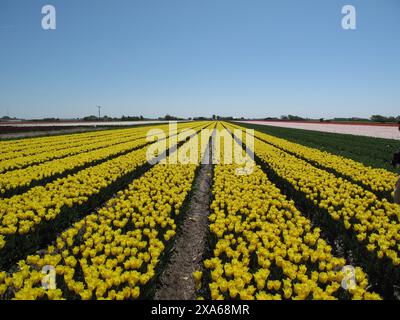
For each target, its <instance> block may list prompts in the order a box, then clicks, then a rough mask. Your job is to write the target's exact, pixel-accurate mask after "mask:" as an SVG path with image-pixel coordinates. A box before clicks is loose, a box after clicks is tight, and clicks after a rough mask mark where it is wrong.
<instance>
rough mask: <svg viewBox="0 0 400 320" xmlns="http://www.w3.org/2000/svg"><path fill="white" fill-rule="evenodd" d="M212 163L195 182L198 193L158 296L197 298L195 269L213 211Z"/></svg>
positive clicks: (163, 275) (186, 217)
mask: <svg viewBox="0 0 400 320" xmlns="http://www.w3.org/2000/svg"><path fill="white" fill-rule="evenodd" d="M212 171H213V165H212V164H203V165H201V167H200V169H199V173H198V176H197V178H196V180H195V183H194V193H193V197H192V199H191V202H190V205H189V209H188V211H187V213H186V216H185V217H184V220H183V222H182V229H181V230H182V231H181V233H180V234H179V235H178V236H177V238H176V241H175V244H174V248H173V253H172V256H171V259H170V261H169V263H168V265H167V267H166V269H165V271H164V272H163V274H162V275H161V277H160V285H159V288H158V289H157V291H156V294H155V297H154V299H155V300H193V299H195V298H196V290H195V284H194V280H193V276H192V274H193V272H194V271H196V270H200V269H201V262H202V258H203V254H204V250H205V244H206V238H207V235H208V233H207V230H208V215H209V214H210V201H211V186H212Z"/></svg>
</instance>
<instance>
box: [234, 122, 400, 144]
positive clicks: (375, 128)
mask: <svg viewBox="0 0 400 320" xmlns="http://www.w3.org/2000/svg"><path fill="white" fill-rule="evenodd" d="M240 122H242V123H250V124H258V125H265V126H274V127H282V128H293V129H302V130H312V131H320V132H331V133H342V134H351V135H357V136H366V137H374V138H384V139H395V140H400V134H399V131H398V129H397V125H368V124H354V123H353V124H349V123H345V124H339V123H328V122H325V123H308V122H285V121H240Z"/></svg>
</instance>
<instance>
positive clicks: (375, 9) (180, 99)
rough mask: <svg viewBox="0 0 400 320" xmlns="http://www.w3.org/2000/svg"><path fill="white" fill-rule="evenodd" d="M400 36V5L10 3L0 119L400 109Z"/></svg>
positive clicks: (365, 0) (0, 73)
mask: <svg viewBox="0 0 400 320" xmlns="http://www.w3.org/2000/svg"><path fill="white" fill-rule="evenodd" d="M45 4H52V5H54V6H55V8H56V10H57V29H56V30H54V31H44V30H42V28H41V19H42V14H41V8H42V6H43V5H45ZM345 4H351V5H354V6H355V8H356V10H357V30H343V29H342V28H341V18H342V14H341V8H342V6H343V5H345ZM399 39H400V1H398V0H362V1H356V0H347V1H339V0H329V1H328V0H325V1H320V0H305V1H297V0H291V1H289V0H279V1H276V0H274V1H267V0H140V1H139V0H113V1H111V0H104V1H103V0H47V1H39V0H30V1H28V0H1V1H0V45H1V50H0V88H1V89H0V115H5V114H6V113H7V112H8V113H9V114H10V115H11V116H17V117H26V118H32V117H33V118H39V117H79V116H85V115H89V114H96V110H97V109H96V105H102V106H103V112H104V114H107V115H110V116H121V115H123V114H125V115H143V116H145V117H156V116H161V115H165V114H166V113H170V114H174V115H179V116H184V117H189V116H200V115H206V116H208V115H212V114H218V115H222V116H227V115H232V116H245V117H266V116H280V115H283V114H297V115H301V116H308V117H326V118H329V117H335V116H344V117H346V116H360V117H364V116H367V117H368V116H370V115H371V114H376V113H379V114H383V115H398V114H400V41H399Z"/></svg>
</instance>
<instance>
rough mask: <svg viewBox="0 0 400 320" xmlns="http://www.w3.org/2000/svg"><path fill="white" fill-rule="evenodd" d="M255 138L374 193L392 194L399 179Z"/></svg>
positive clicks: (289, 144) (348, 161) (290, 144)
mask: <svg viewBox="0 0 400 320" xmlns="http://www.w3.org/2000/svg"><path fill="white" fill-rule="evenodd" d="M230 126H231V127H234V128H241V127H239V126H237V125H233V124H230ZM242 129H243V128H242ZM255 137H257V138H259V139H261V140H262V141H265V142H267V143H269V144H272V145H273V146H275V147H278V148H279V149H282V150H284V151H287V152H290V153H292V154H294V155H296V156H297V157H300V158H302V159H304V160H307V161H308V162H311V163H312V164H315V165H318V166H320V167H322V168H326V169H333V170H334V171H336V172H337V173H339V174H341V175H343V176H345V177H348V178H350V179H351V180H353V181H356V182H358V183H361V184H362V185H364V186H366V187H367V188H370V189H371V190H372V191H379V192H388V193H391V192H392V191H393V186H394V185H395V184H396V181H397V179H398V176H397V175H396V174H395V173H393V172H390V171H387V170H385V169H381V168H372V167H370V166H366V165H364V164H362V163H360V162H357V161H354V160H352V159H348V158H345V157H342V156H338V155H334V154H331V153H329V152H326V151H321V150H318V149H314V148H309V147H306V146H303V145H300V144H297V143H293V142H290V141H287V140H284V139H281V138H277V137H274V136H271V135H268V134H265V133H262V132H259V131H255Z"/></svg>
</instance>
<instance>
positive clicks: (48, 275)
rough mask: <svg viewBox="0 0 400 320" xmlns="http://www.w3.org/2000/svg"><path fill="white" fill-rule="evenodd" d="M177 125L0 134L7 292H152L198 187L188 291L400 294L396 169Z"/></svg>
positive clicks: (199, 294)
mask: <svg viewBox="0 0 400 320" xmlns="http://www.w3.org/2000/svg"><path fill="white" fill-rule="evenodd" d="M175 128H176V129H175V130H173V131H171V130H169V129H170V126H169V125H168V124H153V125H149V126H138V127H130V128H119V129H113V130H103V131H101V130H100V131H94V132H84V133H75V134H64V135H58V136H43V137H36V138H23V139H16V140H4V141H0V147H1V151H2V152H1V153H0V299H1V300H9V299H17V300H20V299H22V300H47V299H49V300H59V299H67V300H68V299H74V300H76V299H82V300H100V299H112V300H125V299H154V298H155V297H157V296H159V295H160V290H161V289H162V288H163V289H165V286H166V285H167V284H168V281H164V280H162V279H165V277H166V276H167V275H166V272H165V270H167V269H168V267H169V266H170V264H171V263H173V261H174V259H175V260H176V258H174V257H177V256H178V257H182V255H185V254H186V255H187V254H190V252H189V253H187V252H186V251H180V250H182V249H180V248H181V247H180V246H178V245H177V243H179V239H180V237H182V236H183V228H184V226H185V225H187V223H190V222H191V221H192V220H196V218H193V216H191V213H192V211H193V210H194V209H193V208H194V203H196V201H198V202H199V203H202V204H203V205H204V206H205V207H203V208H205V209H202V210H200V211H199V212H197V213H196V214H200V215H201V214H203V215H207V217H206V219H205V221H206V223H205V224H204V226H203V227H204V228H203V229H201V230H200V229H199V230H197V231H198V232H197V233H196V235H193V242H195V241H197V240H198V239H202V238H201V237H204V239H205V240H204V245H203V248H202V254H201V257H200V258H199V260H198V261H197V260H196V261H195V262H192V265H191V266H190V272H189V273H188V274H187V275H186V274H184V272H186V271H183V267H182V270H179V268H180V266H179V263H178V264H177V267H173V268H172V269H173V270H175V271H176V272H181V274H182V275H183V276H182V277H183V278H184V279H187V280H182V281H188V285H187V290H189V291H191V295H189V296H190V297H192V298H196V299H201V300H202V299H205V300H208V299H212V300H283V299H294V300H337V299H339V300H342V299H343V300H350V299H356V300H381V299H398V298H399V297H400V294H399V293H400V292H398V290H399V287H400V206H399V205H397V204H394V203H393V200H392V199H393V193H392V191H393V188H394V185H395V183H396V181H397V179H398V177H397V175H396V174H395V173H394V172H389V171H387V170H385V169H383V168H378V167H370V166H368V165H365V164H363V163H360V162H357V161H355V160H352V159H349V158H345V157H343V156H340V155H337V154H333V153H329V152H326V151H323V150H319V149H315V148H311V147H307V146H303V145H301V144H297V143H294V142H290V141H288V140H285V139H282V138H279V137H277V136H272V135H268V134H266V133H263V132H259V131H255V132H254V136H248V135H247V136H246V135H245V134H244V130H245V128H244V127H241V126H240V125H239V124H237V123H232V122H221V121H193V122H182V123H178V124H177V126H176V127H175ZM241 130H243V135H242V134H241ZM160 132H165V136H164V138H160V135H159V133H160ZM185 133H186V134H185ZM216 133H218V136H219V138H218V139H217V138H216ZM250 139H252V140H250ZM227 146H231V147H228V148H227ZM152 149H157V150H158V152H157V154H156V155H153V156H152V157H151V159H149V150H152ZM238 150H239V152H238ZM238 153H239V154H240V159H241V161H240V162H239V163H238V162H235V161H234V160H235V159H233V161H227V159H230V157H231V156H232V154H235V155H237V154H238ZM228 155H229V157H228ZM252 155H254V157H252ZM156 158H157V159H158V160H162V161H154V160H155V159H156ZM205 159H208V162H205ZM150 160H151V161H150ZM209 162H210V163H209ZM210 165H211V167H209V166H210ZM207 166H208V167H207ZM205 168H208V170H210V171H207V172H210V173H207V175H208V177H209V179H210V185H209V191H207V192H208V195H207V197H204V195H203V196H202V197H203V198H202V199H200V200H199V199H198V198H199V188H200V187H199V185H202V182H203V184H204V181H202V179H204V178H203V177H204V176H207V175H206V174H204V175H203V174H201V172H202V170H205ZM210 168H211V169H210ZM206 190H208V189H206ZM188 245H190V244H188ZM189 248H190V247H189ZM193 261H194V260H193ZM170 269H171V268H170ZM185 270H186V269H185ZM166 283H167V284H166ZM167 289H169V288H167ZM167 292H168V291H167ZM170 298H173V297H170Z"/></svg>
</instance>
